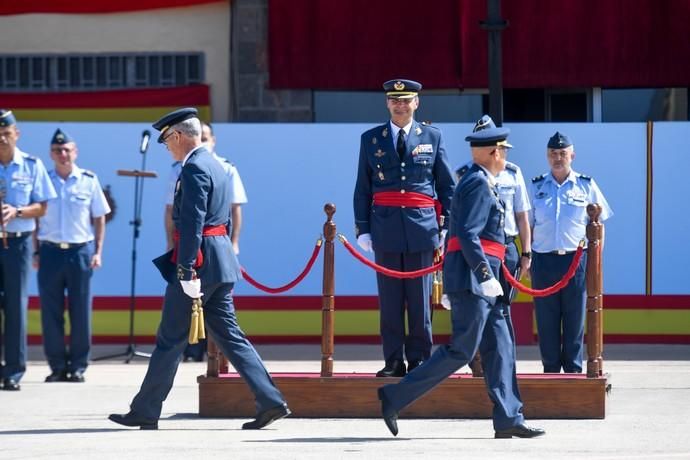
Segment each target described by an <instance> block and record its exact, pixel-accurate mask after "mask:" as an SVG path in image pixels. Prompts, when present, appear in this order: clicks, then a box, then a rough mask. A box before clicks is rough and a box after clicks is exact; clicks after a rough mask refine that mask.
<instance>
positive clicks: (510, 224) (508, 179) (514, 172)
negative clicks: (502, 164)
mask: <svg viewBox="0 0 690 460" xmlns="http://www.w3.org/2000/svg"><path fill="white" fill-rule="evenodd" d="M471 167H472V162H471V161H470V162H469V163H467V164H465V165H464V166H461V167H460V168H457V169H456V170H455V173H456V175H457V176H458V178H460V177H462V175H463V174H465V172H467V171H469V168H471ZM496 183H497V188H498V196H499V198H500V199H501V200H502V201H503V205H504V207H505V233H506V236H517V235H518V234H519V231H518V230H519V229H518V227H517V222H516V221H515V213H516V212H527V211H529V210H530V209H531V206H530V203H529V195H528V194H527V186H526V185H525V179H524V178H523V177H522V171H521V170H520V167H519V166H518V165H516V164H515V163H511V162H510V161H506V169H504V170H503V171H501V172H500V173H499V174H498V176H496Z"/></svg>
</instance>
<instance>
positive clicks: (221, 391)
mask: <svg viewBox="0 0 690 460" xmlns="http://www.w3.org/2000/svg"><path fill="white" fill-rule="evenodd" d="M272 377H273V380H274V381H275V383H276V385H277V386H278V388H280V390H281V391H282V392H283V394H284V395H285V398H286V399H287V401H288V404H289V406H290V409H291V410H292V413H293V415H294V416H295V417H324V418H330V417H334V418H373V417H380V416H381V404H380V402H379V401H378V399H377V393H376V389H377V388H378V387H380V386H381V385H384V384H386V383H394V382H397V381H398V380H399V379H397V378H376V377H375V376H374V375H372V374H354V373H353V374H336V375H334V376H333V377H321V376H320V375H319V374H317V373H314V374H310V373H303V374H272ZM609 380H610V377H609V376H608V375H605V376H604V377H600V378H587V377H586V375H584V374H521V375H518V382H519V386H520V393H521V395H522V399H523V402H524V405H525V407H524V412H525V416H526V417H527V418H529V419H542V418H557V419H567V418H576V419H603V418H604V417H605V416H606V399H607V395H608V392H609V390H610V387H611V385H610V381H609ZM197 382H198V383H199V415H200V416H201V417H252V416H254V415H255V410H256V409H255V406H254V397H253V395H252V394H251V392H250V391H249V388H248V387H247V385H246V384H245V383H244V381H243V380H242V379H241V378H240V377H239V375H238V374H221V375H220V376H218V377H206V376H205V375H202V376H199V377H198V378H197ZM491 410H492V404H491V402H490V400H489V398H488V396H487V394H486V387H485V386H484V380H483V379H481V378H473V377H472V375H471V374H455V375H453V376H452V377H450V378H448V379H446V380H445V381H444V382H443V383H441V384H440V385H439V386H438V387H436V388H435V389H434V390H433V391H431V392H430V393H428V394H427V395H425V396H424V397H423V398H421V399H419V400H418V401H416V402H415V403H414V404H412V405H411V406H410V407H408V408H407V409H406V410H404V411H403V412H401V414H400V415H401V417H410V418H490V417H491Z"/></svg>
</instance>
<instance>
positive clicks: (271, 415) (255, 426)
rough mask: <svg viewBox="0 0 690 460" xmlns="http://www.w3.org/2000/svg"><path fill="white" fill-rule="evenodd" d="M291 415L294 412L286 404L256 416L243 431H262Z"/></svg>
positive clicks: (243, 426)
mask: <svg viewBox="0 0 690 460" xmlns="http://www.w3.org/2000/svg"><path fill="white" fill-rule="evenodd" d="M291 413H292V412H290V409H288V407H287V405H286V404H282V405H280V406H276V407H272V408H270V409H267V410H265V411H263V412H261V413H260V414H259V415H257V416H256V419H254V420H252V421H251V422H247V423H245V424H244V425H242V429H243V430H260V429H261V428H263V427H265V426H268V425H270V424H271V423H273V422H275V421H276V420H280V419H281V418H285V417H287V416H288V415H290V414H291Z"/></svg>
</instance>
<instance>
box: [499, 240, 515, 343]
mask: <svg viewBox="0 0 690 460" xmlns="http://www.w3.org/2000/svg"><path fill="white" fill-rule="evenodd" d="M503 263H505V265H506V268H507V269H508V271H510V273H512V274H513V276H515V271H516V270H517V268H518V264H519V263H520V255H519V254H518V250H517V246H516V245H515V239H514V238H512V239H510V240H507V242H506V255H505V259H504V260H503ZM499 280H500V282H501V287H502V288H503V293H504V295H502V296H501V297H499V298H498V299H496V302H497V303H500V304H501V305H502V306H503V315H504V316H505V317H506V319H507V325H508V330H509V332H510V338H511V339H512V340H513V345H515V330H514V329H513V320H512V318H511V317H510V304H511V302H512V301H513V299H512V295H511V294H512V293H513V292H514V291H515V289H514V288H513V287H512V286H511V285H510V283H509V282H508V281H507V280H506V279H505V277H504V276H503V272H502V271H501V276H500V277H499ZM513 348H515V347H513Z"/></svg>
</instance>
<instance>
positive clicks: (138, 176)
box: [94, 130, 158, 364]
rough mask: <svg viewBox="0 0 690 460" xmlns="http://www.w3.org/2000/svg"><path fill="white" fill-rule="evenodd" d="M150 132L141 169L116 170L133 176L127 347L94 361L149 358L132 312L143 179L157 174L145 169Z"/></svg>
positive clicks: (144, 143)
mask: <svg viewBox="0 0 690 460" xmlns="http://www.w3.org/2000/svg"><path fill="white" fill-rule="evenodd" d="M149 137H150V132H149V131H148V130H146V131H144V132H143V137H142V143H141V147H140V149H139V151H140V153H141V170H139V171H137V170H131V171H130V170H118V171H117V175H118V176H126V177H134V217H133V219H132V220H131V221H130V222H129V224H130V225H131V226H132V265H131V271H130V272H131V278H130V292H129V338H128V341H127V349H126V350H125V351H123V352H121V353H115V354H112V355H107V356H101V357H99V358H95V359H94V361H101V360H105V359H113V358H119V357H122V356H124V357H126V358H125V364H129V362H130V361H132V359H134V358H135V357H140V358H150V357H151V354H150V353H144V352H143V351H139V350H137V346H136V343H135V340H134V312H135V306H136V272H137V239H139V228H140V227H141V223H142V222H141V209H142V202H143V198H144V179H145V178H147V177H151V178H153V177H157V176H158V175H157V174H156V173H155V172H152V171H146V151H147V150H148V141H149Z"/></svg>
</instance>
